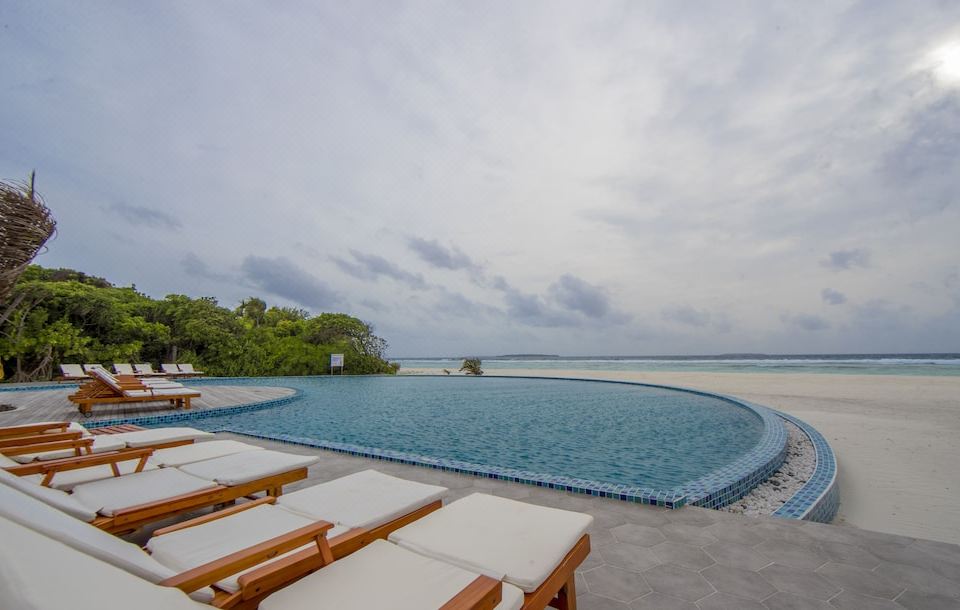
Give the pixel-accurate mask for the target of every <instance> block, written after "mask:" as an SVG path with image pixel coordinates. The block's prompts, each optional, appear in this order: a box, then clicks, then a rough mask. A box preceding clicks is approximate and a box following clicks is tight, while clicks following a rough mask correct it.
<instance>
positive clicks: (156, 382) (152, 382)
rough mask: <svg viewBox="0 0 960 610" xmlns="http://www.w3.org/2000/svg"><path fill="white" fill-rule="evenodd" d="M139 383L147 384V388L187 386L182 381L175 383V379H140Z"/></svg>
mask: <svg viewBox="0 0 960 610" xmlns="http://www.w3.org/2000/svg"><path fill="white" fill-rule="evenodd" d="M140 383H142V384H143V385H145V386H147V387H148V388H168V389H169V388H185V387H187V386H185V385H183V384H182V383H177V382H176V381H168V380H166V379H141V380H140Z"/></svg>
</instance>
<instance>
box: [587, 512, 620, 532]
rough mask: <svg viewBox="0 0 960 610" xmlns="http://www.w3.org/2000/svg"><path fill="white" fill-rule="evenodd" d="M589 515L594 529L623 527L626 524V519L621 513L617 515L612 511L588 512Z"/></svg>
mask: <svg viewBox="0 0 960 610" xmlns="http://www.w3.org/2000/svg"><path fill="white" fill-rule="evenodd" d="M589 512H590V514H591V515H593V525H592V526H591V527H592V528H596V529H607V530H608V529H610V528H612V527H616V526H618V525H623V524H624V523H626V522H627V518H626V516H625V515H624V514H623V513H618V512H616V511H612V510H589Z"/></svg>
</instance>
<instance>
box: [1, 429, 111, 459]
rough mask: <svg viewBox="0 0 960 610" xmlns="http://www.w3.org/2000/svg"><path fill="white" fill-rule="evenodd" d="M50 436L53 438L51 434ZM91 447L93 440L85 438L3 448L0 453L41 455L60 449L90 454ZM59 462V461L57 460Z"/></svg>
mask: <svg viewBox="0 0 960 610" xmlns="http://www.w3.org/2000/svg"><path fill="white" fill-rule="evenodd" d="M50 436H55V435H53V434H51V435H50ZM92 445H93V439H92V438H90V437H86V438H75V439H73V440H65V441H56V442H52V443H34V444H32V445H19V446H16V447H5V448H3V449H0V453H3V454H4V455H26V454H28V453H43V452H44V451H59V450H61V449H76V450H78V451H84V450H85V451H86V452H87V453H89V452H90V448H91V446H92ZM80 457H85V456H74V458H66V459H76V458H80ZM57 461H59V460H57Z"/></svg>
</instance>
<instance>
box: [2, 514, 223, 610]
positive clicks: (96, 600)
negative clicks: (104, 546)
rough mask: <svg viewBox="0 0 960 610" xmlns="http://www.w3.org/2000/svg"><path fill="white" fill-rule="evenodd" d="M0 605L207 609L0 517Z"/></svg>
mask: <svg viewBox="0 0 960 610" xmlns="http://www.w3.org/2000/svg"><path fill="white" fill-rule="evenodd" d="M0 539H2V540H3V550H2V551H0V591H3V606H4V607H5V608H17V609H18V610H50V609H52V608H78V607H83V608H96V609H97V610H129V609H130V608H137V609H138V610H200V609H205V610H210V607H209V606H206V605H203V604H199V603H197V602H195V601H192V600H191V599H190V598H188V597H187V596H186V595H184V594H183V593H182V592H181V591H180V590H179V589H175V588H172V587H161V586H158V585H154V584H151V583H149V582H147V581H146V580H144V579H142V578H138V577H137V576H133V575H132V574H129V573H127V572H125V571H123V570H121V569H118V568H116V567H114V566H111V565H109V564H107V563H104V562H103V561H100V560H99V559H95V558H93V557H89V556H87V555H84V554H83V553H80V552H78V551H76V550H74V549H72V548H70V547H68V546H66V545H64V544H62V543H60V542H57V541H56V540H53V539H51V538H48V537H46V536H44V535H42V534H39V533H37V532H35V531H33V530H31V529H28V528H26V527H23V526H22V525H19V524H16V523H13V522H11V521H6V520H0Z"/></svg>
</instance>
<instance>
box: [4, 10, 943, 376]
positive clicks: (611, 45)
mask: <svg viewBox="0 0 960 610" xmlns="http://www.w3.org/2000/svg"><path fill="white" fill-rule="evenodd" d="M958 24H960V3H958V2H954V1H943V2H934V1H930V2H920V1H912V0H911V1H907V0H903V1H901V2H894V1H884V2H879V1H865V2H862V3H856V2H842V1H834V2H784V3H771V2H761V1H757V2H704V3H695V2H689V3H688V2H683V3H677V2H672V1H665V2H634V1H628V2H622V3H606V2H555V1H545V2H533V1H531V2H490V3H487V2H480V3H477V2H446V3H439V2H414V3H404V4H401V3H394V2H357V3H351V4H350V5H349V6H348V5H346V3H341V2H325V3H319V2H314V1H309V2H306V1H305V2H245V3H244V2H214V1H204V2H195V1H192V0H191V1H184V2H153V3H144V2H128V1H119V0H118V1H116V2H106V1H103V2H73V1H69V2H63V3H57V2H4V3H2V4H0V67H2V74H3V85H2V87H0V133H2V138H0V141H2V145H0V178H7V179H10V178H23V177H25V176H26V175H27V174H28V173H29V171H30V170H31V169H34V168H36V169H37V171H38V187H39V191H40V192H41V193H42V194H43V195H44V196H45V198H46V200H47V202H48V204H49V206H50V207H51V208H52V209H53V211H54V214H55V216H56V218H57V220H58V223H59V234H58V236H57V237H56V239H55V240H54V241H53V242H52V243H51V244H50V247H49V251H48V252H47V253H45V254H44V255H42V256H41V257H40V258H39V259H38V261H37V262H39V263H40V264H43V265H45V266H53V267H59V266H64V267H72V268H76V269H80V270H82V271H85V272H88V273H92V274H95V275H99V276H103V277H106V278H107V279H109V280H110V281H112V282H114V283H115V284H119V285H129V284H135V285H136V287H137V288H138V289H139V290H141V291H143V292H145V293H147V294H149V295H151V296H155V297H163V296H164V295H166V294H170V293H182V294H188V295H191V296H203V295H210V296H215V297H216V298H217V299H219V301H220V303H221V304H223V305H226V306H229V307H233V306H235V305H236V304H237V303H238V302H239V301H240V299H242V298H244V297H246V296H249V295H258V296H261V297H262V298H264V299H265V300H266V301H267V302H268V303H270V304H277V305H292V306H298V307H303V308H306V309H308V310H310V311H311V312H320V311H344V312H348V313H351V314H354V315H357V316H359V317H361V318H363V319H365V320H367V321H369V322H371V323H373V324H374V326H375V327H376V329H377V332H378V333H379V334H381V335H382V336H384V337H385V338H386V339H387V340H388V341H389V342H390V345H391V348H390V353H391V355H392V356H394V357H398V356H427V355H462V354H471V353H478V354H497V353H516V352H541V353H544V352H545V353H560V354H567V355H572V354H582V355H602V354H610V355H628V354H633V355H643V354H684V353H686V354H709V353H725V352H769V353H805V352H807V353H809V352H880V351H882V352H919V351H960V201H958V199H960V25H958Z"/></svg>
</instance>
